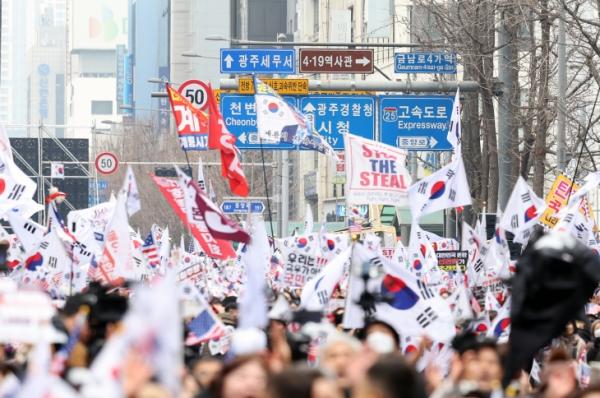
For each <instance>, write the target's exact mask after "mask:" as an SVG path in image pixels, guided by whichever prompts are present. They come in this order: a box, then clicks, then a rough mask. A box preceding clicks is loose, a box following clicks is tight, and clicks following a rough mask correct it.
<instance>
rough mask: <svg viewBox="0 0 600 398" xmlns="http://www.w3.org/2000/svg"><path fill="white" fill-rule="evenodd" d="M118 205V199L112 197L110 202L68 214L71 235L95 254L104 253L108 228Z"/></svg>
mask: <svg viewBox="0 0 600 398" xmlns="http://www.w3.org/2000/svg"><path fill="white" fill-rule="evenodd" d="M116 203H117V201H116V199H115V198H114V197H111V198H110V200H109V201H108V202H104V203H100V204H97V205H96V206H92V207H89V208H87V209H81V210H72V211H70V212H69V214H67V224H68V227H69V230H70V231H71V233H72V234H73V235H74V236H75V238H77V240H78V241H79V242H81V243H83V244H85V245H86V247H87V248H88V249H89V250H91V251H92V252H94V254H98V255H99V254H100V253H101V252H102V248H103V247H104V238H105V232H106V226H107V225H108V223H110V220H111V219H112V216H113V213H114V212H115V204H116Z"/></svg>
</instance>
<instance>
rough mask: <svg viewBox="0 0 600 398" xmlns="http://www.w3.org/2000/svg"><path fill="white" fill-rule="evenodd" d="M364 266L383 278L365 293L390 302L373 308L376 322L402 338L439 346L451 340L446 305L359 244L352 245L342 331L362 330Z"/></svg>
mask: <svg viewBox="0 0 600 398" xmlns="http://www.w3.org/2000/svg"><path fill="white" fill-rule="evenodd" d="M365 265H368V266H369V267H374V268H376V269H378V270H379V271H380V272H381V273H383V274H384V276H382V277H378V278H371V279H370V280H369V283H368V286H367V288H368V290H369V291H370V292H376V293H377V292H378V293H381V294H384V295H385V296H387V297H390V299H391V300H390V302H389V303H378V304H376V309H375V318H376V319H378V320H382V321H384V322H386V323H388V324H390V325H391V326H392V327H394V329H395V330H396V331H397V332H398V333H399V334H400V335H401V336H405V335H411V336H420V335H427V336H429V337H430V338H431V339H432V340H433V341H438V342H448V341H450V340H451V339H452V338H453V337H454V335H455V334H456V331H455V327H454V317H453V316H452V311H451V310H450V306H449V305H448V303H447V302H446V301H445V300H444V299H442V298H441V297H439V295H438V294H437V293H436V292H435V291H433V290H432V289H430V288H429V287H428V286H427V285H426V284H425V283H423V282H422V281H421V280H419V279H417V278H416V277H415V276H413V275H411V274H410V273H409V272H407V271H406V270H404V269H403V268H402V266H401V265H400V264H397V263H395V262H393V261H389V260H388V259H386V258H384V257H383V256H381V255H379V254H377V253H375V252H372V251H369V250H368V249H367V248H366V247H364V246H363V245H362V244H360V243H357V244H355V245H354V249H353V253H352V269H351V271H350V279H351V280H350V283H349V292H348V299H347V300H346V311H345V313H344V327H347V328H354V327H363V326H364V323H363V320H364V318H363V313H362V310H361V308H360V307H358V305H357V304H356V302H357V301H358V299H359V298H360V295H361V294H362V293H363V291H364V281H363V279H362V278H361V275H360V272H357V270H360V269H364V268H365Z"/></svg>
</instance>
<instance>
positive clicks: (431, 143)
mask: <svg viewBox="0 0 600 398" xmlns="http://www.w3.org/2000/svg"><path fill="white" fill-rule="evenodd" d="M437 143H438V142H437V140H436V139H435V138H433V137H430V138H429V148H433V147H435V145H436V144H437Z"/></svg>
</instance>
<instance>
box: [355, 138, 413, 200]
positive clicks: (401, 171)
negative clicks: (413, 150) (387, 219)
mask: <svg viewBox="0 0 600 398" xmlns="http://www.w3.org/2000/svg"><path fill="white" fill-rule="evenodd" d="M344 148H345V157H346V159H345V162H346V165H347V166H346V195H347V197H346V200H347V202H348V203H349V204H375V205H390V206H406V205H407V204H408V186H409V185H410V183H411V179H410V174H409V173H408V170H407V169H406V157H407V156H408V152H407V151H405V150H403V149H399V148H396V147H392V146H390V145H386V144H382V143H380V142H376V141H373V140H369V139H367V138H363V137H358V136H356V135H353V134H345V135H344Z"/></svg>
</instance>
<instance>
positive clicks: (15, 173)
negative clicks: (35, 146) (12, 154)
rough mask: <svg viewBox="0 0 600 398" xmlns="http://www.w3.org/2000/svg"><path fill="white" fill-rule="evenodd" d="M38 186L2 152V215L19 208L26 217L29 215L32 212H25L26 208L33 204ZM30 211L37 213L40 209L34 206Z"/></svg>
mask: <svg viewBox="0 0 600 398" xmlns="http://www.w3.org/2000/svg"><path fill="white" fill-rule="evenodd" d="M36 188H37V184H36V183H35V182H34V181H33V180H32V179H31V178H29V177H27V175H26V174H25V173H23V171H22V170H21V169H20V168H19V167H17V165H16V164H15V163H14V162H13V161H12V160H11V159H10V158H8V157H6V155H4V154H3V153H2V152H0V216H3V215H4V214H5V213H6V212H7V211H9V210H11V209H17V211H18V212H20V213H21V214H22V215H23V216H24V217H29V216H30V215H31V214H25V210H26V209H27V208H29V207H31V206H32V204H30V203H31V198H32V197H33V195H34V194H35V191H36ZM33 206H34V207H35V205H33ZM30 211H33V212H34V213H35V212H36V211H39V209H33V208H32V209H31V210H29V211H28V212H30Z"/></svg>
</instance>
